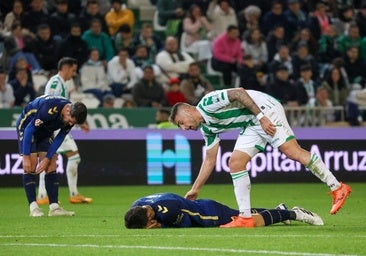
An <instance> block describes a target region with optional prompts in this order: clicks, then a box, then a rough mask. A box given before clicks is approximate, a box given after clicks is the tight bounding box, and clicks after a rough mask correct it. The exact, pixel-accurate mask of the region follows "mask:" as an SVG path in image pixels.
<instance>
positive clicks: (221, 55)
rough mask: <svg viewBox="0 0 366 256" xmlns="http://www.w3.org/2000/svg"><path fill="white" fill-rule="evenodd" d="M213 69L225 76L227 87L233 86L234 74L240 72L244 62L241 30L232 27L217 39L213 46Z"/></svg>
mask: <svg viewBox="0 0 366 256" xmlns="http://www.w3.org/2000/svg"><path fill="white" fill-rule="evenodd" d="M212 53H213V56H212V63H211V65H212V68H213V69H214V70H216V71H219V72H221V73H222V75H223V80H224V84H225V86H226V87H231V86H232V74H231V73H232V72H236V73H237V72H238V67H239V66H240V65H241V63H242V62H243V51H242V49H241V46H240V39H239V29H238V27H237V26H234V25H230V26H229V27H227V30H226V32H224V33H223V34H221V35H220V36H219V37H217V38H216V39H215V41H214V42H213V46H212Z"/></svg>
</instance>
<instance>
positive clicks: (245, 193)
mask: <svg viewBox="0 0 366 256" xmlns="http://www.w3.org/2000/svg"><path fill="white" fill-rule="evenodd" d="M231 178H232V179H233V184H234V193H235V198H236V202H237V203H238V206H239V215H240V216H242V217H246V218H248V217H251V216H252V213H251V209H250V178H249V173H248V172H247V171H245V170H244V171H241V172H236V173H231Z"/></svg>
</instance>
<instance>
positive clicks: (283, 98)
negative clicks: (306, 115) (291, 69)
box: [266, 65, 299, 107]
mask: <svg viewBox="0 0 366 256" xmlns="http://www.w3.org/2000/svg"><path fill="white" fill-rule="evenodd" d="M266 91H267V93H268V94H269V95H271V96H273V97H275V98H276V99H277V100H279V101H280V102H281V104H282V105H284V106H290V107H294V106H295V107H296V106H299V102H298V99H297V92H296V87H295V85H294V84H293V83H292V82H291V81H290V80H289V74H288V70H287V67H286V66H285V65H281V66H279V67H278V68H277V70H276V74H275V79H274V81H273V82H272V83H270V84H268V87H267V89H266Z"/></svg>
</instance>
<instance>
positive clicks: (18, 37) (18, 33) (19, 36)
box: [10, 22, 24, 50]
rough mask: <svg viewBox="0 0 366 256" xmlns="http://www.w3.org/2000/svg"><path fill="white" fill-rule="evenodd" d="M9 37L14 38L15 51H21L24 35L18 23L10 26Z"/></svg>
mask: <svg viewBox="0 0 366 256" xmlns="http://www.w3.org/2000/svg"><path fill="white" fill-rule="evenodd" d="M10 36H11V37H12V38H14V41H15V43H16V45H17V49H19V50H22V49H23V48H24V34H23V27H22V25H21V24H20V23H19V22H14V23H13V25H11V29H10Z"/></svg>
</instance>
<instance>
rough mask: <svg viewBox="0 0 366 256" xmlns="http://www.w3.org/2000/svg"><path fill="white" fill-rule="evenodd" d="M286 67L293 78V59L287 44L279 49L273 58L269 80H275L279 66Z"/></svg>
mask: <svg viewBox="0 0 366 256" xmlns="http://www.w3.org/2000/svg"><path fill="white" fill-rule="evenodd" d="M282 65H284V66H286V67H287V71H288V73H289V77H290V78H292V77H293V70H294V68H293V66H292V57H291V55H290V49H289V47H288V46H287V45H286V44H283V45H281V46H280V48H279V49H278V51H277V53H276V54H275V56H274V57H273V61H272V62H271V63H270V64H269V78H270V80H271V81H273V80H274V77H275V73H276V71H277V69H278V67H279V66H282Z"/></svg>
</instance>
